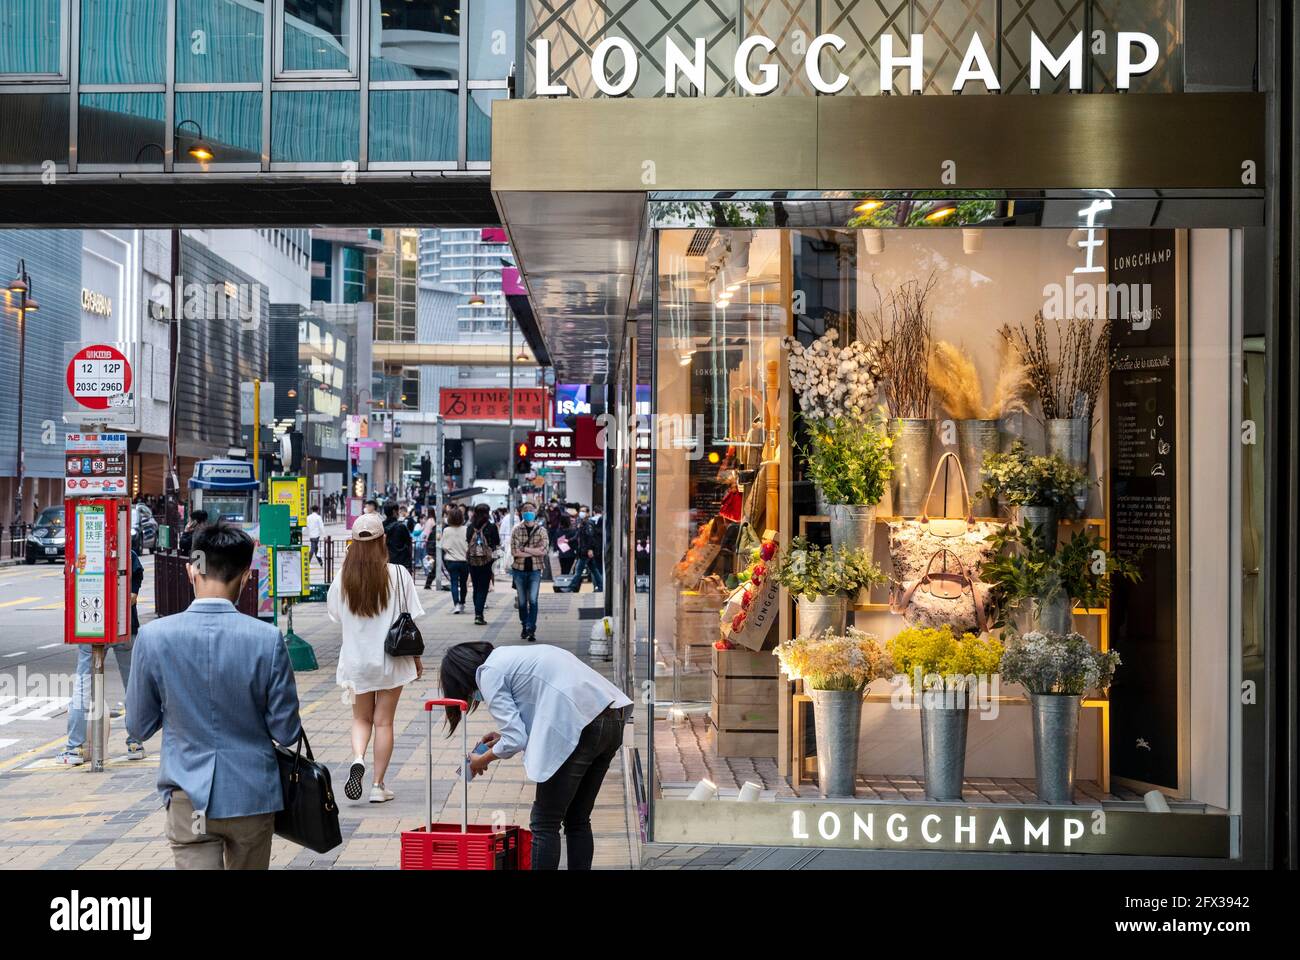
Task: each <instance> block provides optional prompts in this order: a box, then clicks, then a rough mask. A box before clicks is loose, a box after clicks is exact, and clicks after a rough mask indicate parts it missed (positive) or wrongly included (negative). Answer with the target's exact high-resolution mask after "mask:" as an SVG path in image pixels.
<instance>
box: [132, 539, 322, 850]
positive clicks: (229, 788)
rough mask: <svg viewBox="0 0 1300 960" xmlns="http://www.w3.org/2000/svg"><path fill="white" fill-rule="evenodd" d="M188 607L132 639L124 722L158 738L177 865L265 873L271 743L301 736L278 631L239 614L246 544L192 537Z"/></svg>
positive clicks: (273, 803) (272, 801) (275, 800)
mask: <svg viewBox="0 0 1300 960" xmlns="http://www.w3.org/2000/svg"><path fill="white" fill-rule="evenodd" d="M192 556H193V560H192V561H191V563H190V566H189V577H190V582H191V583H192V584H193V585H194V602H193V603H191V604H190V606H189V609H188V610H186V611H185V612H184V613H178V614H175V615H174V616H170V617H163V618H162V619H161V620H154V621H153V622H152V623H148V624H146V625H145V626H144V629H142V630H141V631H140V635H139V638H138V639H137V640H136V642H135V649H134V651H133V653H134V662H133V664H132V670H131V681H130V684H129V686H128V687H127V694H126V699H127V705H126V727H127V730H128V731H129V732H130V734H131V736H133V737H135V738H137V739H139V740H140V741H142V742H143V741H145V740H148V739H149V738H150V737H152V736H153V735H154V734H155V733H157V732H158V731H159V730H162V731H163V743H162V759H161V762H160V764H159V767H158V792H159V794H161V796H162V798H163V802H164V804H165V805H166V806H167V840H168V842H169V843H170V845H171V848H172V854H173V856H174V857H175V859H176V867H177V869H180V870H203V869H208V870H220V869H222V867H223V866H224V868H225V869H227V870H265V869H266V868H267V867H268V866H269V864H270V860H271V836H272V833H273V828H274V820H275V814H276V812H277V811H279V810H280V809H281V808H282V807H283V806H284V797H283V794H282V792H281V788H280V775H279V769H278V766H277V764H276V760H275V749H274V747H273V745H272V742H271V741H272V740H274V741H277V742H279V743H282V744H285V745H288V744H291V743H294V742H296V741H297V740H298V738H299V737H300V736H302V723H301V721H300V719H299V717H298V689H297V686H296V685H295V683H294V679H293V670H292V669H291V668H290V666H289V654H288V651H287V650H286V649H285V646H284V642H283V641H282V640H281V639H280V632H279V630H277V629H276V628H275V627H273V626H271V625H270V624H266V623H262V622H261V621H260V620H257V619H255V618H253V617H249V616H245V615H244V614H242V613H240V612H239V611H238V610H236V609H235V601H236V600H238V598H239V595H240V593H241V592H242V591H243V589H244V584H245V583H247V581H248V577H249V574H250V572H251V569H250V568H251V566H252V562H253V541H252V539H251V538H250V537H249V536H248V534H246V533H245V532H244V531H243V530H240V529H238V528H237V527H232V526H228V525H226V524H221V523H217V524H211V525H209V526H205V527H202V528H200V529H198V530H196V531H195V533H194V542H193V554H192Z"/></svg>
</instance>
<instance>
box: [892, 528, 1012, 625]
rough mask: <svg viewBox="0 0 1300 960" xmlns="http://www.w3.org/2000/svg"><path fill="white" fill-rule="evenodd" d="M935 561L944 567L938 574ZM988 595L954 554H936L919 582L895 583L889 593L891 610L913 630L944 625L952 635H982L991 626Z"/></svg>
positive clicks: (988, 591) (939, 551)
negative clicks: (950, 629) (949, 628)
mask: <svg viewBox="0 0 1300 960" xmlns="http://www.w3.org/2000/svg"><path fill="white" fill-rule="evenodd" d="M936 560H942V561H943V562H942V565H941V566H940V568H939V569H938V570H937V571H936V570H935V569H934V564H935V561H936ZM989 594H990V590H989V587H988V585H987V584H985V583H981V582H980V581H979V580H978V579H976V578H975V577H974V576H973V575H972V574H971V572H970V568H968V567H967V566H966V565H965V564H963V563H962V562H961V558H960V557H958V556H957V555H956V554H955V553H953V552H952V551H951V550H948V549H946V548H944V549H940V550H937V551H935V553H934V555H933V556H931V557H930V562H929V563H928V564H927V565H926V568H925V572H924V573H923V574H922V575H921V576H920V578H919V579H916V580H906V581H903V582H901V583H900V582H896V583H894V584H893V585H892V586H891V587H890V591H889V610H890V612H891V613H896V614H901V615H902V617H903V619H904V620H905V621H906V622H907V623H908V624H910V625H912V626H917V627H926V628H936V627H942V626H944V625H945V624H947V625H948V626H950V627H952V629H953V632H954V633H956V634H958V635H960V634H963V633H974V634H981V633H983V632H984V631H985V630H987V629H988V624H989Z"/></svg>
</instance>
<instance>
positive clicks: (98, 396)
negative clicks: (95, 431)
mask: <svg viewBox="0 0 1300 960" xmlns="http://www.w3.org/2000/svg"><path fill="white" fill-rule="evenodd" d="M69 349H71V350H73V351H74V352H73V353H72V357H71V359H70V360H69V361H68V369H67V384H68V396H69V397H70V398H71V401H72V402H71V403H68V404H65V406H66V407H67V413H68V417H69V419H72V420H79V421H81V422H83V423H85V422H95V423H106V422H110V421H113V420H119V419H122V418H123V417H129V416H130V414H131V412H132V408H133V406H134V397H133V396H132V394H131V385H132V373H131V362H130V361H129V360H127V358H126V354H125V353H123V352H122V350H121V349H120V348H119V347H118V346H116V345H114V344H111V343H93V344H87V345H78V344H71V345H69Z"/></svg>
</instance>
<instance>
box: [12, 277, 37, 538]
mask: <svg viewBox="0 0 1300 960" xmlns="http://www.w3.org/2000/svg"><path fill="white" fill-rule="evenodd" d="M9 292H10V293H11V294H13V295H15V296H17V297H18V452H17V456H18V458H17V460H15V461H14V476H15V485H14V523H15V524H22V522H23V481H24V480H25V479H26V477H25V476H24V473H25V470H24V467H25V462H24V461H25V459H26V458H25V451H24V450H23V386H24V380H25V378H26V365H27V313H28V311H33V312H34V311H36V310H38V309H39V305H38V304H37V303H36V298H35V297H33V296H32V278H31V277H30V276H29V275H28V273H27V262H26V261H25V260H23V259H22V258H19V260H18V272H17V274H16V275H15V276H14V278H13V279H12V280H10V281H9Z"/></svg>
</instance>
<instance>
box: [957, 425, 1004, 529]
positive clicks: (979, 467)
mask: <svg viewBox="0 0 1300 960" xmlns="http://www.w3.org/2000/svg"><path fill="white" fill-rule="evenodd" d="M1001 446H1002V435H1001V434H1000V433H999V432H998V421H996V420H958V421H957V448H958V450H959V451H960V456H961V469H962V473H964V474H965V475H966V487H967V488H968V489H969V490H970V495H971V513H973V514H974V515H975V516H978V517H991V516H994V515H995V513H996V508H995V505H994V504H993V503H992V502H991V501H989V500H988V499H987V498H984V497H980V496H979V493H978V491H979V488H980V487H981V486H982V485H983V483H984V455H985V454H988V453H997V452H998V450H999V449H1001Z"/></svg>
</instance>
